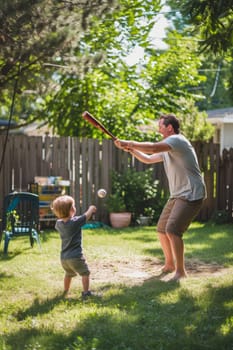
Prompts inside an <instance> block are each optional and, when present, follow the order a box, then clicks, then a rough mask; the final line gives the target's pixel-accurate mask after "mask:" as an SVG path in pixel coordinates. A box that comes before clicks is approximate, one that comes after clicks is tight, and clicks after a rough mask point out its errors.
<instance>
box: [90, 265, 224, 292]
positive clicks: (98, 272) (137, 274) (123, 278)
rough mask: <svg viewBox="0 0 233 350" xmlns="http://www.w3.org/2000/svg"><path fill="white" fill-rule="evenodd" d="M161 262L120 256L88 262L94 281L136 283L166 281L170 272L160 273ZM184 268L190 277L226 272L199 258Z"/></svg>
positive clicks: (218, 266) (221, 267) (170, 275)
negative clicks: (154, 280)
mask: <svg viewBox="0 0 233 350" xmlns="http://www.w3.org/2000/svg"><path fill="white" fill-rule="evenodd" d="M162 266H163V265H162V263H161V261H160V260H158V259H156V258H154V259H150V258H144V259H130V260H125V259H124V258H122V259H121V260H120V259H119V260H118V261H114V262H111V263H108V262H102V263H101V262H99V261H95V262H92V263H91V264H90V268H91V279H92V280H93V282H95V283H124V284H125V283H127V284H128V285H136V284H140V283H144V282H145V281H147V280H150V279H154V278H157V279H161V280H163V281H168V280H169V279H170V278H171V277H172V274H166V275H165V274H163V273H161V268H162ZM186 270H187V273H188V276H190V277H200V276H202V275H203V276H210V275H212V276H213V275H219V274H222V273H224V271H226V272H227V269H226V268H223V266H221V265H218V264H217V263H211V264H207V263H204V262H201V261H199V260H188V261H187V262H186Z"/></svg>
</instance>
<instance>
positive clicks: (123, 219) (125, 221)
mask: <svg viewBox="0 0 233 350" xmlns="http://www.w3.org/2000/svg"><path fill="white" fill-rule="evenodd" d="M131 216H132V214H131V213H128V212H125V213H110V215H109V219H110V223H111V226H112V227H114V228H122V227H128V226H129V225H130V222H131Z"/></svg>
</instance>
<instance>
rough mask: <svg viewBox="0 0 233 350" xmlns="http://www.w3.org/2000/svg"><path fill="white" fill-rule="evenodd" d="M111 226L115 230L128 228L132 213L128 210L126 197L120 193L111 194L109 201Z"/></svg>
mask: <svg viewBox="0 0 233 350" xmlns="http://www.w3.org/2000/svg"><path fill="white" fill-rule="evenodd" d="M107 208H108V211H109V220H110V224H111V226H112V227H114V228H121V227H128V226H129V225H130V222H131V215H132V214H131V213H130V212H128V211H127V210H126V205H125V202H124V197H123V195H122V194H121V193H120V192H115V193H113V194H111V195H110V196H109V197H108V199H107Z"/></svg>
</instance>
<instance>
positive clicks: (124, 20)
mask: <svg viewBox="0 0 233 350" xmlns="http://www.w3.org/2000/svg"><path fill="white" fill-rule="evenodd" d="M159 8H160V0H157V1H153V2H151V1H150V0H146V1H141V0H136V1H134V2H133V4H130V3H129V2H128V1H126V0H118V1H117V0H96V1H91V2H90V1H88V0H84V1H80V0H79V1H78V0H70V1H66V0H59V1H58V0H33V1H32V0H12V1H10V2H9V1H7V0H5V1H4V0H3V1H1V5H0V20H1V29H0V90H1V97H0V98H1V102H2V107H4V106H5V107H6V111H7V107H9V100H10V96H11V92H12V88H13V83H14V81H15V80H16V79H18V80H19V82H18V89H17V92H18V93H19V94H20V93H24V94H25V93H27V95H26V97H27V98H25V97H24V100H25V99H27V109H28V110H29V105H30V104H31V101H33V106H32V107H33V108H34V106H35V103H36V102H37V101H38V99H37V98H36V96H37V95H38V96H40V97H41V96H44V94H45V92H46V93H47V91H48V90H53V89H54V80H51V79H50V78H51V77H55V78H56V82H57V81H58V78H59V75H60V74H61V73H64V74H65V75H73V76H76V77H77V78H78V79H83V78H84V77H85V75H86V73H88V72H90V70H91V69H92V67H95V66H99V65H100V64H101V63H102V62H103V61H106V60H107V59H108V60H109V64H113V62H114V60H115V58H116V57H117V56H118V55H119V54H121V55H122V56H123V55H125V54H126V52H127V50H128V49H129V48H130V47H133V46H134V45H135V44H136V43H137V42H140V43H141V44H142V45H143V44H144V43H145V41H146V37H147V34H148V32H149V31H150V29H151V27H152V26H153V23H154V14H155V13H156V12H157V11H158V10H159ZM126 43H128V45H126ZM110 58H111V60H110ZM113 67H114V66H113ZM62 69H63V72H62ZM113 69H114V68H113ZM56 70H57V71H56ZM30 93H32V94H30ZM18 101H19V99H18ZM39 101H40V100H39ZM19 102H20V103H18V105H17V104H16V109H17V114H18V115H21V116H22V115H25V114H24V113H21V112H22V109H21V106H22V103H21V102H22V101H21V100H20V101H19ZM2 110H3V111H4V108H2ZM3 114H4V113H3ZM26 116H27V117H28V113H27V115H26ZM29 120H30V119H29Z"/></svg>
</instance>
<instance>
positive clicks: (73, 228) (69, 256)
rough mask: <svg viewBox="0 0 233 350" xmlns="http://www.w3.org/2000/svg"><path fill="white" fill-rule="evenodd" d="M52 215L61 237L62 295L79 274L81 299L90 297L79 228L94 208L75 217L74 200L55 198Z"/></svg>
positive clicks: (65, 197) (63, 197)
mask: <svg viewBox="0 0 233 350" xmlns="http://www.w3.org/2000/svg"><path fill="white" fill-rule="evenodd" d="M51 208H52V210H53V212H54V214H55V215H56V217H57V218H58V220H57V221H56V225H55V229H56V230H57V231H58V232H59V233H60V237H61V255H60V258H61V265H62V267H63V269H64V270H65V277H64V295H65V296H66V295H67V294H68V292H69V289H70V284H71V280H72V278H73V277H75V276H77V274H79V275H80V276H82V285H83V292H82V298H83V299H85V298H86V297H88V296H91V295H92V293H91V291H90V290H89V275H90V271H89V268H88V265H87V263H86V260H85V258H84V256H83V252H82V229H81V227H82V226H83V225H84V224H85V223H86V221H87V220H89V219H90V218H91V216H92V214H93V213H95V212H96V207H95V206H94V205H91V206H90V207H89V208H88V210H87V211H86V212H85V213H84V214H82V215H80V216H76V215H75V214H76V208H75V202H74V199H73V198H72V197H71V196H67V195H64V196H59V197H57V198H56V199H55V200H54V201H53V203H52V206H51Z"/></svg>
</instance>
